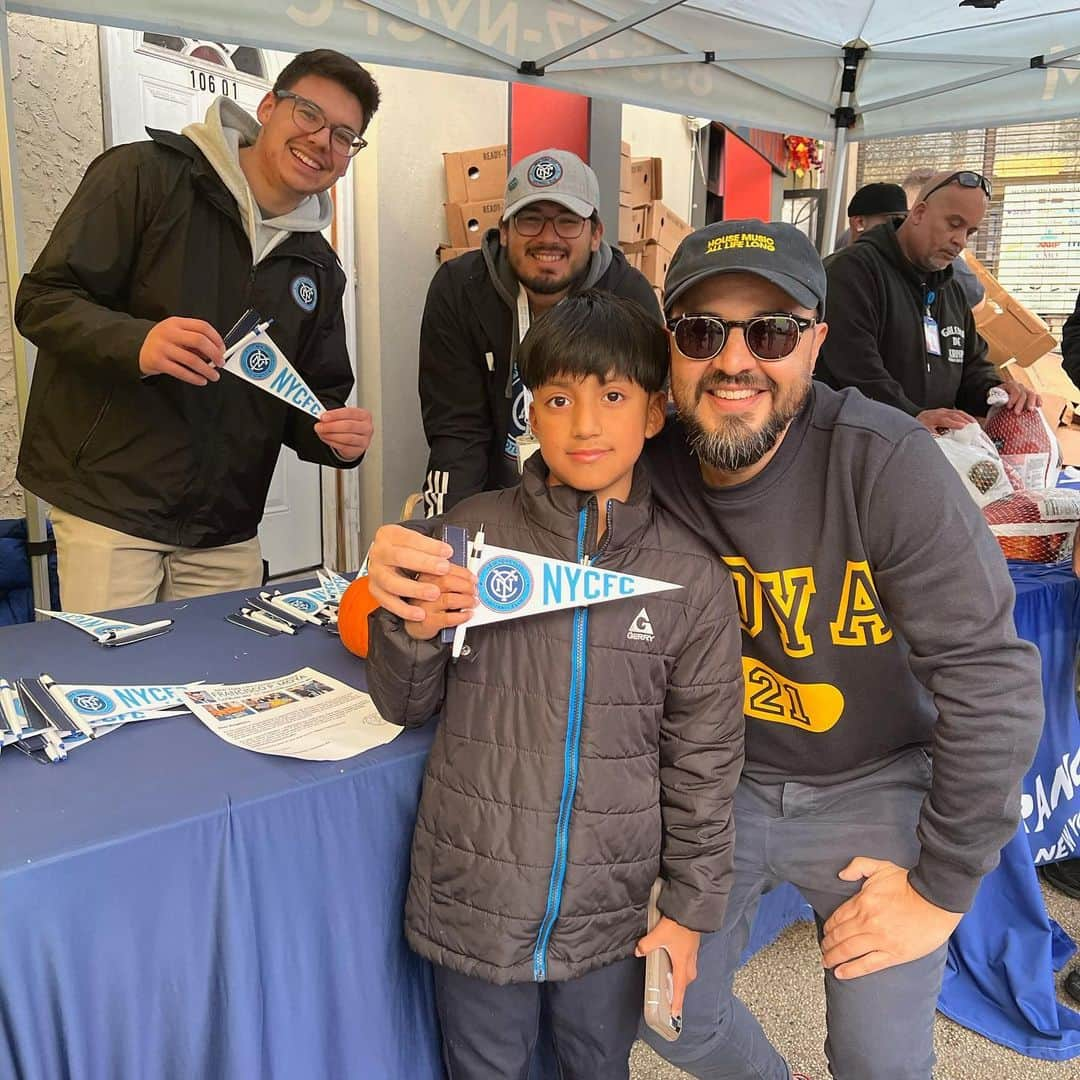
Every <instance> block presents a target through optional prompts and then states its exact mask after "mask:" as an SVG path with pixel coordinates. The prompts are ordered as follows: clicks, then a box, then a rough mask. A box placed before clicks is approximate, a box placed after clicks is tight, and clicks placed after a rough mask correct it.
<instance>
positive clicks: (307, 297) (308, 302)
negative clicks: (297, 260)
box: [292, 275, 319, 311]
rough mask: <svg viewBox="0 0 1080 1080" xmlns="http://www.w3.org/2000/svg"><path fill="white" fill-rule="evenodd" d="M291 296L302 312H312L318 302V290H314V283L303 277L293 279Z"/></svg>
mask: <svg viewBox="0 0 1080 1080" xmlns="http://www.w3.org/2000/svg"><path fill="white" fill-rule="evenodd" d="M292 296H293V299H294V300H295V301H296V303H297V305H298V306H299V307H300V308H301V310H303V311H314V310H315V305H316V304H317V303H318V302H319V290H318V289H317V288H315V282H314V281H312V280H311V278H309V277H306V276H304V275H301V276H300V277H296V278H293V282H292Z"/></svg>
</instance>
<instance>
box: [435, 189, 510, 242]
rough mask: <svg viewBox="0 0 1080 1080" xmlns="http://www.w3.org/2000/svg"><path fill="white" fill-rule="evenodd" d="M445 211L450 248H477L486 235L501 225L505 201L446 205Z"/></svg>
mask: <svg viewBox="0 0 1080 1080" xmlns="http://www.w3.org/2000/svg"><path fill="white" fill-rule="evenodd" d="M445 209H446V228H447V231H448V232H449V234H450V246H451V247H459V248H475V247H479V246H480V241H481V240H482V239H483V238H484V233H486V232H487V231H488V229H491V228H494V227H495V226H497V225H498V224H499V221H500V219H501V218H502V212H503V200H502V199H491V200H489V201H488V202H467V203H446V206H445Z"/></svg>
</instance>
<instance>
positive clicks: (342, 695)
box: [181, 668, 401, 761]
mask: <svg viewBox="0 0 1080 1080" xmlns="http://www.w3.org/2000/svg"><path fill="white" fill-rule="evenodd" d="M181 697H182V698H183V699H184V701H186V702H187V705H188V707H189V708H190V709H191V711H192V712H193V713H194V714H195V715H196V716H197V717H198V718H199V719H200V720H201V721H202V722H203V723H204V724H205V725H206V726H207V727H208V728H209V729H210V730H211V731H212V732H214V734H215V735H217V736H218V737H220V738H222V739H224V740H225V741H226V742H228V743H232V745H233V746H239V747H242V748H243V749H245V750H255V751H257V752H258V753H261V754H278V755H281V756H282V757H295V758H303V759H305V760H307V761H343V760H344V759H345V758H350V757H354V756H355V755H357V754H360V753H362V752H363V751H365V750H371V749H372V748H373V747H376V746H382V745H383V744H384V743H388V742H390V740H391V739H393V738H394V737H395V736H396V735H397V734H398V733H399V732H400V731H401V728H399V727H397V726H396V725H394V724H388V723H387V722H386V721H385V720H383V718H382V717H381V716H380V715H379V713H378V711H377V710H376V708H375V705H374V703H373V702H372V700H371V697H370V696H369V695H368V694H365V693H363V692H361V691H360V690H356V689H354V688H353V687H351V686H347V685H346V684H345V683H342V682H339V681H338V680H337V679H333V678H331V677H330V676H329V675H323V674H322V673H321V672H318V671H315V670H314V668H301V669H300V670H299V671H294V672H293V673H292V674H291V675H284V676H281V677H280V678H276V679H266V680H264V681H262V682H251V683H237V684H235V685H232V686H226V685H222V684H208V685H205V686H200V687H197V688H195V689H191V690H187V691H185V692H184V693H182V695H181Z"/></svg>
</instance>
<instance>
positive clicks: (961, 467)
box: [936, 424, 1014, 506]
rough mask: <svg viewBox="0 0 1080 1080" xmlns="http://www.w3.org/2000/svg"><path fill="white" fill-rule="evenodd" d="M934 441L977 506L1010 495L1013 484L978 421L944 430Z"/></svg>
mask: <svg viewBox="0 0 1080 1080" xmlns="http://www.w3.org/2000/svg"><path fill="white" fill-rule="evenodd" d="M936 441H937V444H938V446H939V447H940V448H941V452H942V453H943V454H944V455H945V456H946V457H947V458H948V459H949V463H950V464H951V465H952V467H953V468H954V469H955V470H956V471H957V473H958V474H959V476H960V479H961V480H963V482H964V487H966V488H967V490H968V493H969V494H970V495H971V497H972V498H973V499H974V500H975V502H976V504H977V505H978V506H986V505H988V504H989V503H992V502H996V501H997V500H998V499H1007V498H1008V497H1009V496H1010V495H1012V493H1013V491H1014V487H1013V484H1012V483H1011V482H1010V480H1009V476H1008V474H1007V472H1006V470H1005V466H1004V465H1003V464H1002V461H1001V457H1000V456H999V455H998V452H997V449H996V448H995V446H994V444H993V443H992V442H991V441H990V439H989V438H988V437H987V435H986V434H985V432H984V431H983V430H982V428H981V427H979V425H978V424H966V425H965V426H964V427H962V428H956V429H955V430H952V431H946V432H945V433H944V434H942V435H938V436H936Z"/></svg>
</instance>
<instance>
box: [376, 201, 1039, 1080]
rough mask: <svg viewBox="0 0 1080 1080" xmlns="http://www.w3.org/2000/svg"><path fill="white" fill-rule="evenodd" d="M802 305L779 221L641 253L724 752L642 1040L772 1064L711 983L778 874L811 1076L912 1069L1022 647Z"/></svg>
mask: <svg viewBox="0 0 1080 1080" xmlns="http://www.w3.org/2000/svg"><path fill="white" fill-rule="evenodd" d="M858 246H860V245H856V247H858ZM824 307H825V272H824V270H823V268H822V265H821V260H820V258H819V257H818V254H817V252H816V251H815V250H814V248H813V245H812V244H811V243H810V241H809V240H808V239H807V238H806V237H805V236H804V235H803V234H802V233H800V232H799V231H798V230H797V229H795V228H794V227H793V226H790V225H784V224H780V223H775V222H774V223H769V224H766V223H763V222H760V221H726V222H720V223H717V224H714V225H709V226H707V227H706V228H704V229H700V230H699V231H698V232H696V233H694V234H692V235H691V236H688V237H687V238H686V239H685V240H684V241H683V243H682V244H681V245H680V247H679V250H678V251H677V252H676V253H675V256H674V258H673V259H672V262H671V265H670V267H669V270H668V276H667V282H666V287H665V310H666V311H667V313H668V315H669V317H670V322H669V326H670V328H671V330H672V349H671V372H672V380H671V383H672V385H671V389H672V396H673V397H674V399H675V403H676V406H677V407H678V410H679V421H678V422H677V423H669V424H668V425H667V427H666V428H665V430H664V431H663V432H661V434H660V435H658V436H657V437H656V438H655V439H652V440H651V441H650V442H649V444H648V446H647V447H646V451H645V454H644V455H643V460H644V462H645V463H646V465H647V466H648V467H649V470H650V473H651V476H652V478H653V485H654V487H653V491H654V495H655V498H656V499H657V501H658V502H659V503H660V504H661V505H663V506H664V507H665V508H666V509H667V510H668V511H669V512H670V513H671V514H672V515H674V516H676V517H677V518H678V519H679V520H680V521H681V522H683V524H685V525H686V526H687V527H689V528H690V529H691V530H692V531H693V532H694V534H695V535H697V536H699V537H701V539H702V540H703V541H704V542H705V543H707V544H708V545H709V547H710V549H711V550H712V552H713V556H714V558H715V559H716V560H717V562H718V563H720V562H723V563H725V564H726V565H727V566H728V567H729V568H730V569H731V572H732V575H733V576H734V578H735V585H736V595H737V597H738V601H739V610H740V616H741V620H742V628H743V673H744V677H745V684H746V698H745V704H744V711H745V713H746V766H745V768H744V770H743V778H742V780H741V781H740V783H739V787H738V790H737V791H736V794H735V825H736V838H735V879H734V884H733V886H732V890H731V894H730V895H729V897H728V903H727V912H726V914H725V917H724V928H723V929H722V930H721V931H720V932H719V933H717V934H712V935H709V936H708V937H705V938H703V939H702V942H701V948H700V953H699V956H698V978H697V981H696V982H695V983H694V984H693V985H692V986H691V987H690V989H689V991H688V992H687V995H686V1005H685V1008H684V1009H683V1032H682V1035H681V1037H680V1038H679V1040H678V1042H675V1043H663V1042H662V1041H661V1040H660V1039H658V1038H654V1037H653V1036H652V1034H651V1033H646V1038H647V1039H648V1041H649V1042H650V1044H651V1045H652V1046H653V1047H654V1049H657V1050H658V1051H659V1052H660V1053H662V1054H663V1055H664V1056H665V1057H667V1058H668V1059H669V1060H671V1061H673V1062H675V1063H676V1064H677V1065H679V1066H680V1067H681V1068H683V1069H685V1070H686V1071H687V1072H689V1073H691V1074H692V1075H694V1076H699V1077H708V1078H709V1080H717V1078H724V1080H791V1077H792V1072H791V1069H790V1068H789V1066H788V1064H787V1063H786V1062H785V1061H784V1059H783V1057H782V1055H781V1054H780V1053H779V1052H778V1050H777V1049H776V1048H775V1047H774V1046H772V1045H771V1044H770V1042H769V1040H768V1039H767V1038H766V1037H765V1034H764V1032H763V1031H762V1030H761V1027H760V1025H759V1024H758V1022H757V1021H756V1020H755V1019H754V1017H753V1016H752V1015H751V1014H750V1013H749V1011H748V1010H747V1009H746V1008H745V1006H744V1005H743V1004H742V1003H741V1002H740V1001H739V1000H738V999H737V998H735V997H734V995H733V993H732V979H733V977H734V972H735V969H736V968H737V966H738V964H739V959H740V956H741V955H742V951H743V948H744V947H745V945H746V942H747V939H748V936H749V933H750V927H751V925H752V923H753V919H754V913H755V911H756V909H757V904H758V901H759V900H760V898H761V897H762V896H763V895H764V894H765V893H767V892H769V891H770V890H771V889H773V888H775V887H776V886H777V885H778V884H779V883H781V882H783V881H788V882H791V883H793V884H794V885H796V886H797V887H798V888H799V889H800V890H801V891H802V894H803V895H804V896H805V897H806V899H807V900H808V901H809V902H810V904H811V905H812V906H813V908H814V911H815V914H816V915H817V918H818V920H819V923H820V924H821V925H822V927H823V938H822V942H821V946H822V963H823V966H824V968H825V992H826V999H827V1006H828V1041H827V1043H826V1047H825V1050H826V1054H827V1056H828V1058H829V1063H830V1068H831V1071H832V1074H833V1076H836V1077H845V1078H848V1077H851V1078H858V1080H930V1077H931V1074H932V1070H933V1061H934V1045H933V1022H934V1010H935V1007H936V1005H937V999H938V992H939V989H940V986H941V979H942V973H943V971H944V967H945V956H946V950H947V941H948V938H949V935H950V934H951V933H952V931H953V929H954V928H955V927H956V925H957V923H958V922H959V921H960V918H961V913H962V912H964V911H966V910H967V909H968V908H969V907H970V905H971V903H972V900H973V898H974V895H975V891H976V889H977V888H978V885H979V881H980V879H981V878H982V876H983V875H984V874H986V873H987V872H988V871H990V870H991V869H992V868H993V867H994V866H995V865H996V863H997V861H998V854H999V851H1000V849H1001V847H1002V845H1003V844H1004V843H1005V842H1006V841H1008V840H1009V839H1010V838H1011V837H1012V836H1013V835H1015V832H1016V828H1017V824H1018V822H1019V819H1020V781H1021V779H1022V778H1023V776H1024V773H1025V772H1026V770H1027V768H1028V766H1029V764H1030V762H1031V758H1032V755H1033V753H1034V750H1035V746H1036V744H1037V742H1038V739H1039V735H1040V732H1041V730H1042V687H1041V681H1040V672H1039V658H1038V654H1037V652H1036V651H1035V649H1034V648H1033V647H1032V646H1031V645H1028V644H1027V643H1025V642H1021V641H1020V640H1019V639H1018V638H1017V635H1016V628H1015V626H1014V624H1013V620H1012V606H1013V600H1014V592H1013V587H1012V582H1011V581H1010V580H1009V574H1008V570H1007V568H1006V566H1005V560H1004V559H1003V558H1002V555H1001V550H1000V548H998V546H997V543H996V541H995V540H994V538H993V536H991V534H990V530H989V528H988V527H987V525H986V522H985V521H984V519H983V516H982V513H981V512H980V511H979V508H978V507H977V506H976V505H975V503H974V501H973V500H972V499H971V498H970V496H968V494H967V492H966V491H965V490H964V487H963V485H962V483H961V482H960V479H959V477H958V476H957V475H956V473H955V472H954V471H953V469H952V467H951V466H950V465H949V463H948V462H947V461H946V460H945V457H944V455H943V454H942V453H941V451H940V450H938V448H937V447H936V446H935V445H934V443H933V439H932V438H931V436H930V435H929V434H928V433H927V431H926V429H925V428H924V427H922V426H920V425H919V424H917V423H915V421H914V420H913V419H911V418H910V417H907V416H905V415H904V414H903V413H902V412H900V411H899V410H897V409H893V408H887V407H885V406H883V405H879V404H878V403H877V402H873V401H868V400H867V399H866V398H865V397H863V396H862V395H861V394H858V393H856V392H855V391H853V390H846V391H842V392H840V393H837V392H836V391H834V390H831V389H830V388H829V387H827V386H825V385H823V384H822V383H820V382H815V381H813V380H812V379H811V373H812V371H813V368H814V362H815V360H816V358H817V354H818V350H819V348H820V347H821V343H822V341H823V339H824V338H825V335H826V333H827V332H828V330H829V329H831V328H827V327H826V326H825V325H824V324H823V323H822V322H821V321H820V320H821V314H822V312H823V310H824ZM446 555H447V549H446V547H445V545H442V544H440V543H438V542H436V541H434V540H432V539H430V538H428V537H422V536H418V535H417V534H415V533H412V532H409V531H408V530H406V529H401V528H400V527H398V526H383V528H382V529H380V530H379V532H378V533H376V536H375V543H374V544H373V546H372V550H371V553H370V556H369V562H368V568H369V573H370V578H369V581H370V584H371V590H372V595H373V596H375V597H376V599H377V600H378V601H379V602H380V603H381V604H383V605H385V606H386V607H387V608H388V609H390V610H393V611H394V612H396V613H397V614H398V615H401V616H402V617H405V618H409V619H417V618H420V617H422V616H423V614H424V613H423V612H422V611H420V610H419V609H417V608H416V607H415V604H413V603H410V602H409V600H408V599H406V598H411V597H423V596H424V595H425V594H430V591H433V587H432V586H431V585H430V584H429V583H428V579H427V578H426V577H425V578H423V579H421V580H414V579H413V577H411V576H409V577H407V576H405V574H406V573H412V572H417V571H418V572H422V573H425V574H426V573H438V572H439V571H440V570H442V571H445V569H446V567H447V563H446V562H445V559H446ZM468 595H469V603H467V604H466V605H465V606H466V607H468V606H471V604H472V603H474V601H472V600H471V593H470V594H468Z"/></svg>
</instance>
